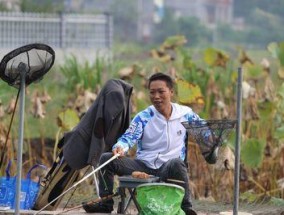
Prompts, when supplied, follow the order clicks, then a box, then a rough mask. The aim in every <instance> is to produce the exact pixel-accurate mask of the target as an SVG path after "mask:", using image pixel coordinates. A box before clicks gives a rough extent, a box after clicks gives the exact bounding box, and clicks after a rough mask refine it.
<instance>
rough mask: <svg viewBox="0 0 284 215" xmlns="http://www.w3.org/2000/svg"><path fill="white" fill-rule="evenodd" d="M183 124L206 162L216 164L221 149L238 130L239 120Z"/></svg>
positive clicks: (202, 121)
mask: <svg viewBox="0 0 284 215" xmlns="http://www.w3.org/2000/svg"><path fill="white" fill-rule="evenodd" d="M181 123H182V125H183V126H184V127H185V129H186V130H187V131H188V135H189V138H190V139H193V141H194V142H196V143H197V144H198V145H199V148H200V150H201V153H202V155H203V156H204V158H205V160H206V161H207V162H208V163H210V164H214V163H216V161H217V159H218V150H219V148H220V147H221V146H222V144H223V143H224V141H225V140H227V138H228V137H229V135H230V134H231V133H232V131H233V130H234V129H235V128H236V125H237V120H234V119H218V120H216V119H211V120H201V121H196V122H192V123H189V122H187V121H186V122H181Z"/></svg>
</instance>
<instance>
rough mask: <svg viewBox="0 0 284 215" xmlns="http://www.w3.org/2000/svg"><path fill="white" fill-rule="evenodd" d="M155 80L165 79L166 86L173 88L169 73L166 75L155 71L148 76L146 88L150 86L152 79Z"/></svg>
mask: <svg viewBox="0 0 284 215" xmlns="http://www.w3.org/2000/svg"><path fill="white" fill-rule="evenodd" d="M157 80H160V81H165V82H166V84H167V86H168V88H170V89H173V88H174V81H173V79H172V78H171V77H170V76H169V75H166V74H164V73H161V72H158V73H155V74H154V75H152V76H151V77H150V78H149V81H148V89H149V88H150V84H151V82H152V81H157Z"/></svg>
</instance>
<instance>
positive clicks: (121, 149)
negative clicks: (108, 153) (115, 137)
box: [112, 146, 124, 157]
mask: <svg viewBox="0 0 284 215" xmlns="http://www.w3.org/2000/svg"><path fill="white" fill-rule="evenodd" d="M112 153H113V155H116V154H119V157H123V156H124V150H123V148H121V147H119V146H118V147H117V148H115V149H114V150H112Z"/></svg>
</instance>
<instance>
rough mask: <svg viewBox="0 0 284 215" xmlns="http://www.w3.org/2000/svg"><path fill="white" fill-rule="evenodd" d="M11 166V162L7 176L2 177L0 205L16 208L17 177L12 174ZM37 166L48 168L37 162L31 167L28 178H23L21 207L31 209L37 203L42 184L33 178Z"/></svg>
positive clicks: (0, 180)
mask: <svg viewBox="0 0 284 215" xmlns="http://www.w3.org/2000/svg"><path fill="white" fill-rule="evenodd" d="M10 166H11V162H9V164H8V166H7V168H6V177H1V178H0V206H8V207H10V208H11V209H14V208H15V198H16V180H17V179H16V178H17V177H16V176H15V177H11V176H10V171H9V170H10ZM37 167H41V168H45V169H46V167H45V166H44V165H41V164H36V165H34V166H33V167H32V168H30V170H29V171H28V173H27V176H26V178H25V179H22V180H21V194H20V209H24V210H29V209H31V208H32V207H33V206H34V204H35V201H36V198H37V194H38V191H39V186H40V185H39V181H38V182H35V181H33V180H32V179H31V173H32V171H33V170H34V169H36V168H37Z"/></svg>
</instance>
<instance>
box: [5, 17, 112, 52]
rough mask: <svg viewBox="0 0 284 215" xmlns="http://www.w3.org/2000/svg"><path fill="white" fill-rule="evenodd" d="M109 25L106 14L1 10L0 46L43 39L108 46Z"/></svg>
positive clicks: (90, 46)
mask: <svg viewBox="0 0 284 215" xmlns="http://www.w3.org/2000/svg"><path fill="white" fill-rule="evenodd" d="M112 29H113V24H112V17H111V16H109V15H107V14H100V15H89V14H88V15H86V14H65V13H61V14H47V13H22V12H0V47H1V49H3V48H17V47H19V46H22V45H26V44H30V43H45V44H47V45H50V46H52V47H55V48H63V49H64V48H81V49H84V48H86V49H87V48H88V49H110V48H111V46H112V37H113V35H112V31H113V30H112Z"/></svg>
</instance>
